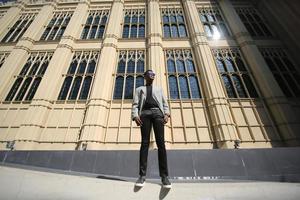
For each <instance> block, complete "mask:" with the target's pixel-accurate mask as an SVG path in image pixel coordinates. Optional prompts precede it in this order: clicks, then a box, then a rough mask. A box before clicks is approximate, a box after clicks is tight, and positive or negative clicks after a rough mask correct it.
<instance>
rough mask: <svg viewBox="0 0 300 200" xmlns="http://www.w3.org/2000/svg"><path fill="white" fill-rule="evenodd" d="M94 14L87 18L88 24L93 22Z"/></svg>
mask: <svg viewBox="0 0 300 200" xmlns="http://www.w3.org/2000/svg"><path fill="white" fill-rule="evenodd" d="M92 21H93V16H89V17H88V18H87V20H86V24H92Z"/></svg>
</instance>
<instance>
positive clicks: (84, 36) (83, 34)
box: [81, 26, 90, 39]
mask: <svg viewBox="0 0 300 200" xmlns="http://www.w3.org/2000/svg"><path fill="white" fill-rule="evenodd" d="M89 30H90V27H89V26H85V27H84V29H83V31H82V34H81V39H87V35H88V33H89Z"/></svg>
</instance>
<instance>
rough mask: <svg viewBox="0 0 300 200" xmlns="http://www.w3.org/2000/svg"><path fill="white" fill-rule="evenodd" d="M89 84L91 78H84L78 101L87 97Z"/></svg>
mask: <svg viewBox="0 0 300 200" xmlns="http://www.w3.org/2000/svg"><path fill="white" fill-rule="evenodd" d="M91 83H92V77H91V76H87V77H85V78H84V81H83V84H82V88H81V92H80V95H79V99H87V97H88V95H89V91H90V87H91Z"/></svg>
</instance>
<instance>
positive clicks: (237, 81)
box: [232, 75, 247, 98]
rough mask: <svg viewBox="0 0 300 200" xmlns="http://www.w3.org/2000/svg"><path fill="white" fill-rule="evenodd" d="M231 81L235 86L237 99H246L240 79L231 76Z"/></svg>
mask: <svg viewBox="0 0 300 200" xmlns="http://www.w3.org/2000/svg"><path fill="white" fill-rule="evenodd" d="M232 80H233V82H234V86H235V88H236V90H237V92H238V94H239V97H240V98H246V97H247V95H246V92H245V89H244V86H243V83H242V81H241V79H240V78H239V76H237V75H232Z"/></svg>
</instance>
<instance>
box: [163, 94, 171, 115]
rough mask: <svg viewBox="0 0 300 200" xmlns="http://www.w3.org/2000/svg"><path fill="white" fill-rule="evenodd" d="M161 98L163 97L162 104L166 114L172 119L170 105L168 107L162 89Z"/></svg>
mask: <svg viewBox="0 0 300 200" xmlns="http://www.w3.org/2000/svg"><path fill="white" fill-rule="evenodd" d="M161 96H162V103H163V108H164V113H165V115H167V116H168V117H170V110H169V105H168V102H167V100H166V98H165V95H164V92H163V90H162V89H161Z"/></svg>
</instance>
